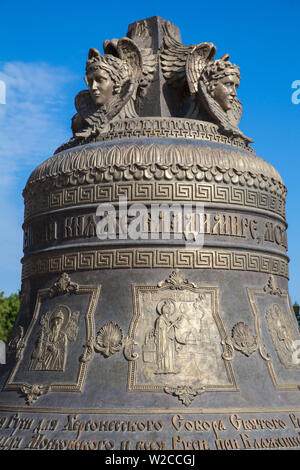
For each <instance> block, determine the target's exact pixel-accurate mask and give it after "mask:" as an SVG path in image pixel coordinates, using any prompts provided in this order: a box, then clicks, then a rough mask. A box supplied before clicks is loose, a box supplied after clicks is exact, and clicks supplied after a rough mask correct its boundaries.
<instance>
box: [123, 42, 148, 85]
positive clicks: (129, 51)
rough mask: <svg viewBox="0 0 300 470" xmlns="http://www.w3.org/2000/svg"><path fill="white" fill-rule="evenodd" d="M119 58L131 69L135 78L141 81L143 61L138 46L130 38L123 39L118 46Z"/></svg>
mask: <svg viewBox="0 0 300 470" xmlns="http://www.w3.org/2000/svg"><path fill="white" fill-rule="evenodd" d="M117 52H118V57H119V58H120V59H122V60H125V61H126V62H127V63H128V64H129V65H130V67H131V69H132V72H133V78H135V79H136V80H137V81H139V79H140V77H141V75H142V70H143V59H142V55H141V52H140V49H139V48H138V46H137V45H136V44H135V43H134V42H133V41H132V39H129V38H121V39H119V41H118V44H117Z"/></svg>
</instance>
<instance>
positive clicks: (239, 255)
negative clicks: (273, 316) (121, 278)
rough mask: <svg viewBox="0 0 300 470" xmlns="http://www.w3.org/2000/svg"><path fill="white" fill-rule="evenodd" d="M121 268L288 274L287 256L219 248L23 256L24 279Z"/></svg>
mask: <svg viewBox="0 0 300 470" xmlns="http://www.w3.org/2000/svg"><path fill="white" fill-rule="evenodd" d="M120 268H127V269H130V268H190V269H222V270H235V271H256V272H262V273H268V274H274V275H279V276H283V277H285V278H288V277H289V272H288V262H287V260H286V259H284V258H280V257H276V256H268V255H265V254H260V253H256V252H248V251H246V252H243V251H238V250H235V251H229V250H227V251H226V250H218V249H199V250H189V249H165V250H164V249H149V248H148V249H146V248H133V249H107V250H105V249H101V250H100V249H98V250H97V249H95V250H88V251H85V250H82V251H76V252H68V253H62V254H53V255H52V256H50V255H42V256H41V255H36V256H30V257H28V258H23V270H22V278H23V279H26V278H30V277H35V276H39V275H43V274H51V273H59V272H63V271H82V270H94V269H99V270H101V269H120Z"/></svg>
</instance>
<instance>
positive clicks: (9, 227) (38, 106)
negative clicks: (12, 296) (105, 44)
mask: <svg viewBox="0 0 300 470" xmlns="http://www.w3.org/2000/svg"><path fill="white" fill-rule="evenodd" d="M75 78H76V77H75V76H74V74H72V73H70V71H68V70H67V69H66V68H64V67H53V66H51V65H49V64H45V63H22V62H11V63H2V64H0V81H2V82H4V83H5V87H6V104H5V105H4V104H0V178H1V179H0V182H1V184H0V214H1V218H0V247H1V248H0V250H1V253H0V259H1V271H0V290H4V291H5V292H7V293H10V292H12V291H17V289H18V288H19V287H20V264H19V259H20V258H21V256H22V229H21V225H22V218H23V202H22V198H21V191H22V188H23V187H24V186H25V183H26V179H27V177H28V176H29V174H30V172H31V170H32V169H33V168H34V167H35V166H36V165H38V164H39V163H41V162H42V161H44V160H45V159H46V158H47V157H49V156H51V154H52V152H53V151H54V150H55V149H56V148H57V147H58V146H59V145H61V144H62V143H63V142H65V141H66V140H68V138H69V137H70V130H69V127H70V118H71V115H69V113H70V109H68V110H67V113H66V110H65V109H64V108H65V107H66V102H65V98H64V97H65V96H66V94H67V93H66V92H67V87H68V85H69V84H70V82H71V81H73V80H74V79H75ZM71 113H72V111H71ZM67 116H68V117H67Z"/></svg>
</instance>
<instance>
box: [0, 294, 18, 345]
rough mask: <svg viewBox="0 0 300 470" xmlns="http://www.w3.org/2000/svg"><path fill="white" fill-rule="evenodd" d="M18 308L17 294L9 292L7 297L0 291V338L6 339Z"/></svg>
mask: <svg viewBox="0 0 300 470" xmlns="http://www.w3.org/2000/svg"><path fill="white" fill-rule="evenodd" d="M19 308H20V300H19V296H18V294H11V295H10V296H9V297H5V296H4V292H0V340H2V341H7V338H8V335H9V333H10V331H11V329H12V327H13V324H14V322H15V318H16V316H17V313H18V311H19Z"/></svg>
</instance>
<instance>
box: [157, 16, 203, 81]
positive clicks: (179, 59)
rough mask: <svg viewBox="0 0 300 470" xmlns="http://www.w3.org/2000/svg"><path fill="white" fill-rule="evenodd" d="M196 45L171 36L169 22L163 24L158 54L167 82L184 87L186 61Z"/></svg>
mask: <svg viewBox="0 0 300 470" xmlns="http://www.w3.org/2000/svg"><path fill="white" fill-rule="evenodd" d="M195 47H197V45H196V44H192V45H191V46H186V45H185V44H182V43H181V42H178V41H177V40H176V39H174V38H173V36H172V34H171V31H170V27H169V23H168V22H166V23H165V24H164V25H163V50H162V52H161V54H160V62H161V68H162V71H163V74H164V77H165V79H166V81H167V83H168V84H169V85H171V86H175V87H184V85H185V83H186V61H187V57H188V55H189V54H190V53H191V52H192V51H193V50H194V49H195Z"/></svg>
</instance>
